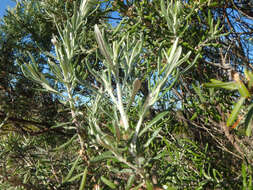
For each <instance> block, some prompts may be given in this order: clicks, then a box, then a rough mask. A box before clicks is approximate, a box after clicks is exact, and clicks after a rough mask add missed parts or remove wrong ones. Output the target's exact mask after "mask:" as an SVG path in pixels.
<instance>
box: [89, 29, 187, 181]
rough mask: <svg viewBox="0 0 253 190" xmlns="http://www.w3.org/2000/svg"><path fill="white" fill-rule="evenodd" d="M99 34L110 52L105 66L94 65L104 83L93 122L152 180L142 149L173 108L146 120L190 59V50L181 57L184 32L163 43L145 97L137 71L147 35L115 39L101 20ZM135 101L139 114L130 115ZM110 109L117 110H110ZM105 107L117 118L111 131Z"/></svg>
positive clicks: (101, 139) (104, 141) (114, 152)
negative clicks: (166, 45)
mask: <svg viewBox="0 0 253 190" xmlns="http://www.w3.org/2000/svg"><path fill="white" fill-rule="evenodd" d="M95 35H96V39H97V42H98V46H99V49H100V51H101V53H102V55H103V56H104V57H105V59H104V61H103V65H104V66H105V69H104V70H102V71H99V72H97V71H95V70H93V69H92V68H91V67H89V68H90V72H91V73H93V75H94V77H95V78H96V80H97V81H99V82H100V83H101V84H102V87H101V89H100V90H99V91H98V93H97V97H96V98H95V99H94V102H93V104H92V109H91V111H90V117H89V124H90V126H91V128H92V135H94V136H96V139H97V142H98V143H99V144H100V145H102V146H103V147H104V148H106V149H109V150H110V153H111V155H110V156H112V157H114V158H116V159H117V160H118V161H119V162H121V163H124V164H126V165H127V166H128V167H129V169H130V170H129V171H130V173H132V174H133V175H137V176H140V177H141V178H142V179H143V180H144V183H146V185H147V186H148V183H149V182H148V180H147V178H148V173H146V171H145V166H147V165H148V163H149V160H150V158H144V157H143V156H141V155H142V152H141V150H144V149H145V148H147V147H148V146H149V145H150V143H151V142H152V141H153V140H154V138H156V137H157V136H158V134H159V132H160V130H161V128H158V129H155V130H152V129H151V127H152V126H153V125H154V124H155V123H156V122H158V121H159V120H160V119H161V118H163V117H164V116H165V115H166V114H167V113H161V114H159V115H158V116H156V117H155V118H153V119H152V120H151V121H150V122H149V123H145V122H144V118H145V116H146V114H147V112H148V110H149V109H150V107H151V106H153V105H154V104H155V103H156V101H157V100H158V99H159V98H160V97H161V95H162V94H163V93H164V92H163V87H164V85H165V83H166V82H168V80H169V79H170V80H171V81H172V82H171V85H170V87H169V88H167V89H166V90H167V91H168V90H169V89H171V88H172V86H173V84H174V82H175V81H176V80H177V77H178V75H179V74H180V72H179V70H177V68H178V67H179V66H180V65H181V64H182V63H184V62H186V61H187V59H188V57H189V56H190V52H189V53H187V54H186V55H185V56H183V58H181V59H180V57H181V53H182V48H181V47H180V46H178V40H179V39H178V38H176V39H175V42H174V44H173V45H172V47H171V48H170V50H169V51H166V50H164V49H161V52H160V55H159V56H158V57H157V70H156V71H154V72H153V74H152V75H150V77H149V94H148V96H147V97H146V99H145V100H144V99H143V97H142V96H140V95H139V94H138V90H139V89H140V88H141V85H142V84H141V80H140V79H139V78H138V77H137V76H138V65H140V64H141V63H142V61H143V60H142V58H141V54H142V53H143V48H142V44H143V39H142V36H141V35H140V37H139V40H137V39H131V38H130V36H129V35H126V36H124V37H123V38H122V39H120V40H118V41H117V40H116V41H114V42H113V43H112V45H110V44H108V43H107V41H106V39H105V38H104V37H103V35H102V33H101V31H100V30H99V28H98V26H97V25H95ZM163 58H165V60H166V64H162V61H161V60H163ZM136 67H137V69H136ZM187 69H188V68H187ZM120 72H123V77H121V76H120V75H119V73H120ZM182 72H185V71H182ZM104 102H107V103H106V107H108V106H109V105H110V106H111V108H110V109H108V108H107V111H106V109H105V108H104V105H103V104H104ZM132 106H134V107H137V108H138V113H139V114H138V119H137V120H131V118H130V117H129V108H130V107H132ZM109 110H110V111H111V112H112V113H109V112H110V111H109ZM101 113H105V114H106V115H108V116H109V117H110V119H111V120H112V122H110V125H109V124H108V126H107V127H108V128H109V131H110V133H108V132H105V131H108V128H106V129H104V130H103V128H104V127H103V125H101V120H100V119H99V115H101ZM147 132H151V133H152V135H151V136H150V138H148V139H147V140H146V142H142V143H139V142H140V141H142V138H143V136H144V134H146V133H147ZM143 139H144V138H143ZM121 147H125V148H121ZM108 154H109V153H108V152H106V153H105V154H104V155H103V154H101V155H99V159H98V158H95V160H100V159H102V158H103V157H104V158H106V157H108V156H109V155H108Z"/></svg>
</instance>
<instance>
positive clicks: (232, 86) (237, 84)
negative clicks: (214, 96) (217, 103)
mask: <svg viewBox="0 0 253 190" xmlns="http://www.w3.org/2000/svg"><path fill="white" fill-rule="evenodd" d="M244 76H245V78H246V81H247V85H245V84H244V83H243V81H242V80H241V79H240V76H239V74H238V73H235V74H234V76H233V78H234V80H233V81H230V82H222V81H219V80H215V79H211V83H206V84H204V86H206V87H209V88H223V89H227V90H237V91H238V92H239V94H240V98H239V100H238V101H237V102H236V103H235V104H234V106H233V110H232V112H231V114H230V115H229V117H228V119H227V123H226V125H227V126H228V127H230V126H232V125H233V124H236V123H237V122H235V121H236V119H237V118H238V115H239V114H240V112H241V111H242V108H243V104H244V103H245V101H246V100H247V99H249V98H251V96H252V94H251V89H252V85H253V73H252V72H251V71H248V70H247V69H244ZM252 114H253V104H250V105H249V106H248V112H247V114H246V117H245V128H246V130H245V134H246V135H247V136H248V137H249V136H251V131H252ZM237 124H238V123H237ZM235 127H236V126H234V127H233V128H235Z"/></svg>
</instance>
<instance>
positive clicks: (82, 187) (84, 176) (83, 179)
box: [79, 167, 88, 190]
mask: <svg viewBox="0 0 253 190" xmlns="http://www.w3.org/2000/svg"><path fill="white" fill-rule="evenodd" d="M87 172H88V167H86V168H85V169H84V171H83V178H82V181H81V185H80V187H79V190H84V188H85V183H86V176H87Z"/></svg>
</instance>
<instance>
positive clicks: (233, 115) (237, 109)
mask: <svg viewBox="0 0 253 190" xmlns="http://www.w3.org/2000/svg"><path fill="white" fill-rule="evenodd" d="M244 101H245V97H241V98H240V100H239V101H238V102H237V103H236V104H234V108H233V110H232V113H231V114H230V116H229V118H228V120H227V126H231V125H232V124H233V122H234V121H235V120H236V118H237V115H238V113H239V112H240V109H241V107H242V105H243V103H244Z"/></svg>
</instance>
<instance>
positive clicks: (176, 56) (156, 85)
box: [21, 0, 198, 189]
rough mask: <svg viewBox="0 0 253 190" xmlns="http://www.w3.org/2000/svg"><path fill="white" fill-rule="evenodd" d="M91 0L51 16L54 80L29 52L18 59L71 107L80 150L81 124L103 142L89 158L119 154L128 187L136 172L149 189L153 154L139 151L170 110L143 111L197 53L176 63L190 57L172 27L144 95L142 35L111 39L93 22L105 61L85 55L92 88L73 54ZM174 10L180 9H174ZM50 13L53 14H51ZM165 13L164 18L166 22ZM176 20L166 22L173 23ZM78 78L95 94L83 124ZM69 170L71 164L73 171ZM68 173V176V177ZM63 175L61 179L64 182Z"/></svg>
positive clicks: (94, 140) (50, 60) (28, 72)
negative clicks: (60, 19) (25, 59)
mask: <svg viewBox="0 0 253 190" xmlns="http://www.w3.org/2000/svg"><path fill="white" fill-rule="evenodd" d="M92 2H93V3H94V2H95V1H92V0H90V1H89V0H87V1H86V0H82V1H81V5H80V7H79V9H77V6H76V4H75V6H74V14H73V15H72V17H70V18H69V19H68V20H67V21H66V25H65V26H59V25H58V24H57V21H56V19H55V25H56V27H57V29H58V35H57V36H59V38H58V37H57V36H56V35H54V36H53V38H52V43H53V45H54V47H55V53H45V55H47V56H48V57H49V58H48V65H49V68H50V73H48V74H50V75H52V76H53V77H51V78H50V79H51V81H52V80H53V81H54V86H53V85H52V83H50V82H49V80H48V79H47V78H46V75H45V74H43V73H41V72H39V69H38V66H37V65H36V61H35V60H34V59H33V56H32V55H30V58H31V63H29V64H24V65H21V68H22V71H23V73H24V74H25V76H26V77H28V78H30V79H31V80H33V81H35V82H37V83H39V84H41V86H42V87H43V88H44V89H45V90H47V91H48V92H50V93H53V94H56V95H58V96H59V97H60V98H61V100H63V102H64V103H65V104H66V105H68V106H69V107H70V111H71V116H72V123H73V124H74V127H75V129H76V131H77V135H78V136H79V141H80V144H81V149H82V150H83V149H84V148H85V144H84V142H83V133H84V128H85V131H86V133H85V135H86V136H85V137H87V138H89V139H90V140H91V142H92V143H95V144H96V146H98V145H101V146H103V147H104V148H105V149H106V150H108V151H106V152H104V153H101V154H99V156H98V157H96V158H94V159H93V161H100V160H104V159H113V160H114V161H115V160H117V162H119V163H120V164H121V168H119V169H118V170H121V169H122V168H124V170H125V171H126V170H127V171H126V172H127V173H130V174H131V176H130V177H129V180H128V185H127V186H126V189H130V188H131V187H132V184H133V181H134V178H135V176H137V177H138V178H141V180H142V182H141V183H142V184H146V186H147V187H148V189H152V185H151V183H150V182H149V177H150V176H149V172H148V171H146V167H147V166H148V164H149V163H150V160H152V158H150V157H148V158H146V157H145V156H144V155H143V151H144V150H145V149H147V148H148V147H149V145H150V144H151V143H152V141H153V140H154V139H155V138H156V137H157V136H159V132H160V130H161V127H158V128H157V127H156V128H155V129H154V128H152V127H153V126H154V125H155V124H156V123H157V122H158V121H159V120H161V119H162V118H163V117H164V116H165V115H166V114H167V113H168V112H163V113H160V114H158V115H157V116H156V117H154V118H152V119H151V121H149V122H146V121H144V119H145V116H146V114H147V112H148V111H149V109H150V108H151V107H152V106H153V105H155V103H156V102H157V101H158V100H159V98H160V97H161V96H162V95H164V94H165V93H167V92H168V91H169V90H170V89H171V88H172V87H173V84H174V83H175V82H176V81H177V78H178V76H179V75H180V74H181V73H184V72H186V71H187V70H188V69H189V68H190V67H191V66H192V65H193V64H194V63H195V62H196V60H197V57H198V56H197V57H196V58H195V59H194V61H193V62H192V63H191V64H190V65H189V66H188V67H186V68H185V69H183V70H179V69H178V67H179V66H180V65H181V64H182V63H185V62H187V61H188V58H189V56H190V54H191V52H188V53H187V54H185V55H184V56H182V58H181V55H182V48H181V46H179V45H178V43H179V40H180V39H179V37H177V32H176V31H175V32H174V34H175V38H174V40H173V41H174V43H173V45H172V46H171V48H170V49H169V50H166V49H164V48H162V47H161V48H160V50H159V53H158V57H157V69H156V70H154V71H153V72H152V74H150V75H149V78H148V83H149V84H148V91H149V93H148V96H147V97H143V96H141V94H140V93H139V90H140V88H141V87H142V82H141V81H142V79H141V78H139V77H140V76H141V74H140V68H139V66H140V65H142V66H143V63H145V60H143V57H142V56H141V55H142V54H143V53H144V51H145V49H144V48H143V43H144V39H143V38H142V35H141V34H140V35H139V36H130V35H128V34H125V35H124V36H123V37H122V38H121V39H118V40H115V41H113V42H112V44H109V43H107V41H106V39H105V38H104V36H103V35H102V33H101V31H100V29H99V27H98V26H97V25H95V31H94V32H95V37H96V40H97V43H98V47H99V49H100V52H101V53H102V55H103V56H104V59H103V60H102V61H100V62H99V64H101V65H102V66H103V67H102V69H101V70H100V71H97V70H94V69H93V68H92V65H91V64H90V63H89V62H88V58H87V59H86V64H87V67H88V69H89V72H90V73H91V74H92V75H93V76H94V77H95V79H96V82H97V83H99V84H101V85H100V88H99V89H94V88H93V87H92V86H91V85H90V84H88V83H81V81H82V80H85V76H83V78H82V80H79V78H78V77H77V76H76V68H75V66H74V65H75V64H74V60H75V59H74V57H75V56H76V55H78V52H79V51H82V50H81V48H80V46H79V36H80V35H81V34H80V31H81V32H84V31H83V29H82V27H85V21H86V17H87V14H88V10H89V7H90V5H91V3H92ZM162 2H163V1H162ZM161 6H162V9H163V11H164V16H165V17H166V16H168V15H167V13H166V10H169V8H167V9H165V8H164V6H165V4H164V2H163V3H161ZM174 10H175V11H178V9H174ZM167 12H168V11H167ZM51 16H52V17H53V18H54V15H51ZM169 19H172V20H173V22H174V25H177V22H179V21H178V20H177V19H175V18H174V17H173V18H169ZM169 19H168V22H170V21H169ZM174 25H169V24H168V26H171V27H173V26H174ZM119 28H120V26H119V27H117V28H116V29H115V31H114V33H117V30H119ZM176 29H177V28H176ZM164 60H165V62H166V63H165V64H164V62H163V61H164ZM78 82H80V83H81V85H83V86H84V88H89V89H92V90H93V92H94V96H91V99H92V100H93V101H92V102H91V103H90V104H87V105H86V107H87V110H88V112H89V113H87V120H88V124H89V126H83V125H82V121H81V120H80V119H79V118H78V114H79V112H78V110H77V107H76V106H77V105H76V104H77V102H76V101H75V97H74V89H75V87H76V85H77V83H78ZM58 84H61V85H62V86H63V88H62V89H63V91H60V90H59V89H58V88H57V86H58ZM164 86H166V89H164ZM133 107H134V108H135V110H137V111H136V112H137V113H138V116H137V118H132V117H131V115H130V111H131V109H132V108H133ZM103 115H106V117H107V118H109V120H110V121H108V120H107V121H104V120H103ZM147 134H149V135H150V136H149V135H147ZM147 137H148V138H147ZM73 138H74V137H73ZM73 138H72V139H71V141H72V140H73ZM78 159H79V158H78ZM78 159H77V160H78ZM77 162H78V161H76V162H75V164H74V165H73V167H75V166H76V164H77ZM73 170H74V168H73ZM73 170H72V169H71V172H73ZM85 171H86V170H85ZM70 175H71V174H69V175H68V176H67V177H66V179H69V178H70ZM101 180H102V181H103V182H104V183H106V184H107V185H109V186H110V187H113V188H114V184H112V183H111V182H110V181H108V180H107V179H106V178H105V177H103V176H102V177H101ZM66 181H67V180H64V182H66Z"/></svg>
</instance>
